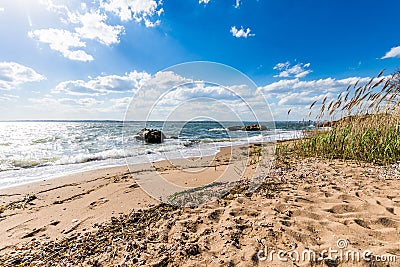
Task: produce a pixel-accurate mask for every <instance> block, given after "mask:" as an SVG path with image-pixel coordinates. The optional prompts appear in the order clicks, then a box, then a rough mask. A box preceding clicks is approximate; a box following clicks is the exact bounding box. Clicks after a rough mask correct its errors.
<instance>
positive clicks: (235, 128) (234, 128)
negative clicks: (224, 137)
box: [228, 126, 243, 131]
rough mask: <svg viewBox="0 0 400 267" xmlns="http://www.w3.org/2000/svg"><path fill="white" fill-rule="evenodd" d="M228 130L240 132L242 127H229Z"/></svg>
mask: <svg viewBox="0 0 400 267" xmlns="http://www.w3.org/2000/svg"><path fill="white" fill-rule="evenodd" d="M228 130H229V131H241V130H243V127H242V126H230V127H228Z"/></svg>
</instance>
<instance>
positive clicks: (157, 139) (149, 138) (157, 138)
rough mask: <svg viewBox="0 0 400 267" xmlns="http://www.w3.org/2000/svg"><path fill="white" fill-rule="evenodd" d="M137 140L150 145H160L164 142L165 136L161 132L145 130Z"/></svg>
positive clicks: (139, 134)
mask: <svg viewBox="0 0 400 267" xmlns="http://www.w3.org/2000/svg"><path fill="white" fill-rule="evenodd" d="M137 139H139V140H142V141H145V142H146V143H149V144H159V143H162V142H163V141H164V139H165V135H164V133H163V132H162V131H160V130H155V129H146V128H144V129H142V130H141V131H140V132H139V133H138V136H137Z"/></svg>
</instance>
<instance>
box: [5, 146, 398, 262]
mask: <svg viewBox="0 0 400 267" xmlns="http://www.w3.org/2000/svg"><path fill="white" fill-rule="evenodd" d="M255 148H257V146H255V147H254V146H251V147H250V148H243V147H242V148H240V149H237V150H235V149H230V148H224V149H222V150H221V152H220V153H219V154H218V155H216V156H215V157H204V158H201V159H185V160H184V161H182V160H180V161H179V160H177V161H171V162H166V161H164V162H157V163H155V164H153V165H151V164H149V165H140V166H139V165H137V166H134V167H131V171H132V174H131V172H130V171H129V170H128V168H127V167H116V168H108V169H101V170H96V171H90V172H86V173H81V174H76V175H71V176H68V177H64V178H58V179H52V180H47V181H41V182H37V183H32V184H27V185H23V186H18V187H13V188H9V189H4V190H2V191H1V192H0V195H1V196H2V197H1V205H2V206H3V207H6V209H5V210H4V212H3V213H2V214H1V217H0V218H1V221H0V240H1V241H0V254H1V255H2V256H0V266H17V265H18V264H23V263H26V264H28V265H29V264H32V265H31V266H49V265H51V264H55V265H56V266H314V265H315V264H318V263H320V264H322V266H399V262H400V241H399V240H400V216H399V213H400V169H399V167H398V166H390V167H380V166H374V165H372V164H366V163H356V162H352V161H340V160H325V159H317V158H297V157H295V156H291V155H288V156H284V157H278V158H277V159H275V161H274V163H273V165H272V167H271V169H270V170H269V172H268V174H267V175H265V177H264V178H265V179H264V181H263V183H262V184H261V186H260V187H259V188H258V190H256V191H255V192H248V191H247V190H246V184H241V183H239V185H237V186H235V187H234V188H233V189H232V190H231V191H230V193H229V194H227V195H225V196H224V197H223V198H222V199H219V200H218V201H214V202H211V203H206V204H204V205H202V206H200V207H196V208H183V207H174V206H169V205H165V204H161V203H160V202H159V201H157V200H155V199H154V198H152V197H150V196H149V195H148V194H146V193H145V192H144V191H143V190H142V189H141V187H140V186H139V185H138V184H137V183H135V181H134V179H133V177H132V175H134V176H135V179H138V180H139V181H140V180H141V179H146V177H147V178H149V177H150V178H151V177H152V176H154V175H155V173H158V174H161V175H162V177H163V178H165V179H166V180H168V181H169V182H171V183H175V184H178V185H180V186H187V187H193V186H199V185H205V184H209V183H210V182H212V181H215V180H216V179H218V178H219V177H221V175H223V174H224V173H229V172H227V170H229V168H230V166H232V165H234V164H235V160H234V159H235V155H237V153H240V151H242V152H243V150H245V151H247V149H248V151H254V149H255ZM250 154H251V153H250ZM236 159H238V158H236ZM239 159H240V160H242V159H241V158H240V157H239ZM184 162H186V163H184ZM236 163H237V161H236ZM242 163H243V162H242ZM245 165H246V170H245V172H244V174H243V176H246V175H248V176H251V175H254V174H255V173H257V171H256V166H257V161H254V157H249V158H247V161H246V163H245ZM196 168H201V170H202V171H201V172H200V173H201V175H199V173H198V172H196V171H193V170H196ZM133 170H135V171H133ZM329 248H331V249H334V250H335V249H336V250H339V251H340V250H342V251H344V252H346V251H351V252H352V253H353V252H357V253H359V254H360V255H361V259H360V260H358V259H357V258H355V259H349V260H347V261H346V259H345V258H341V259H340V260H336V261H335V260H332V259H331V260H329V259H324V260H321V259H318V258H319V257H318V256H317V257H316V259H315V260H314V259H311V261H310V260H304V261H303V260H302V259H301V255H302V252H304V251H307V250H313V251H316V252H322V251H324V250H327V251H328V250H329ZM279 250H281V251H286V252H287V253H286V254H280V258H279V257H278V251H279ZM367 250H368V251H370V252H371V253H372V254H368V255H367V256H368V257H366V259H364V258H363V255H364V254H363V253H364V252H365V251H367ZM271 251H274V252H273V253H272V254H271ZM289 252H290V253H291V254H290V253H289ZM296 252H297V253H299V255H300V258H298V259H297V258H296V255H297V254H296ZM289 255H290V256H291V257H292V258H289ZM325 257H326V255H325ZM285 259H286V261H285ZM368 259H370V260H371V261H368ZM379 259H380V261H378V260H379ZM382 259H384V261H383V260H382ZM293 260H294V261H293ZM68 264H72V265H68Z"/></svg>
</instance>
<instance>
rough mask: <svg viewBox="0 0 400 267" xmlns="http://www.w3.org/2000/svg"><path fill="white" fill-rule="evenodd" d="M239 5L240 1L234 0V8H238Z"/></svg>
mask: <svg viewBox="0 0 400 267" xmlns="http://www.w3.org/2000/svg"><path fill="white" fill-rule="evenodd" d="M240 4H241V2H240V0H236V4H235V8H239V7H240Z"/></svg>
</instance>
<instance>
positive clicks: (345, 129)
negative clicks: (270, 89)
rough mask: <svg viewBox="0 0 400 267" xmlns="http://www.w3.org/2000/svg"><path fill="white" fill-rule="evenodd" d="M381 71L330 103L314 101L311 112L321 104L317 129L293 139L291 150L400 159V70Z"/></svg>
mask: <svg viewBox="0 0 400 267" xmlns="http://www.w3.org/2000/svg"><path fill="white" fill-rule="evenodd" d="M382 74H383V71H381V72H380V73H379V74H378V75H377V77H374V78H372V79H371V80H370V81H369V82H367V83H366V84H361V85H360V82H359V81H357V82H356V83H355V84H354V85H349V86H348V87H347V89H346V90H344V91H343V92H341V93H340V94H339V96H338V97H337V98H336V99H333V100H331V101H330V102H329V103H326V98H325V99H324V100H323V102H322V103H319V104H320V105H318V103H317V102H314V103H313V104H312V105H311V106H310V114H311V112H312V111H313V108H314V109H315V108H316V107H317V106H321V108H320V109H319V110H318V116H317V122H318V124H317V126H316V128H315V130H313V131H308V132H306V133H305V135H306V138H304V139H301V140H297V141H295V142H293V144H291V145H290V149H291V150H293V151H295V152H296V153H297V154H299V155H302V156H317V157H324V158H330V159H334V158H338V159H352V160H359V161H366V162H372V163H375V164H383V165H384V164H390V163H395V162H397V161H398V160H400V116H399V115H400V114H399V111H400V105H399V104H400V95H399V93H400V71H398V72H396V73H394V74H392V75H389V76H382ZM351 87H353V88H354V90H351V89H352V88H351ZM351 91H353V92H351ZM322 126H329V127H330V129H329V130H324V128H322ZM287 148H289V146H288V147H287Z"/></svg>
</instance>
